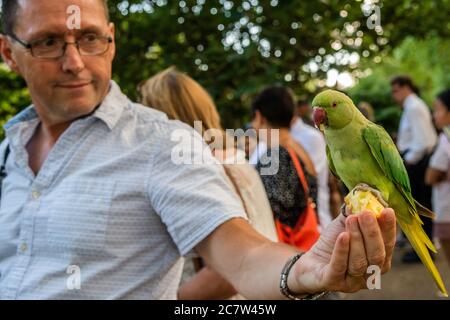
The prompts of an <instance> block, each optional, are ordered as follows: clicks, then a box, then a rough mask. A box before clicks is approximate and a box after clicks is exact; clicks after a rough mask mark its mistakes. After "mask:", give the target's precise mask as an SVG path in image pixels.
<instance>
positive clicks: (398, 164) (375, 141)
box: [363, 123, 416, 213]
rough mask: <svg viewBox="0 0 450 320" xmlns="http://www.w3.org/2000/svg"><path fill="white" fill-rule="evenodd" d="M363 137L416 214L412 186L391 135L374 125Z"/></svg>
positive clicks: (366, 130) (372, 124)
mask: <svg viewBox="0 0 450 320" xmlns="http://www.w3.org/2000/svg"><path fill="white" fill-rule="evenodd" d="M363 137H364V140H365V141H366V143H367V145H368V146H369V148H370V151H371V152H372V155H373V157H374V158H375V159H376V161H377V163H378V165H379V166H380V168H381V169H382V170H383V172H384V174H385V175H386V177H388V178H389V179H390V180H391V181H392V182H393V183H394V184H395V185H396V187H397V189H398V190H399V191H400V192H401V194H402V196H403V197H404V198H405V199H406V201H407V202H408V203H409V204H410V205H411V209H413V210H412V212H413V213H415V212H416V205H415V201H414V198H413V197H412V195H411V185H410V183H409V178H408V173H407V172H406V168H405V165H404V164H403V160H402V158H401V157H400V154H399V153H398V151H397V148H396V146H395V144H394V141H392V139H391V137H390V136H389V134H388V133H387V132H386V131H385V130H384V129H383V127H380V126H379V125H376V124H374V123H371V124H369V125H368V126H367V127H366V128H364V129H363Z"/></svg>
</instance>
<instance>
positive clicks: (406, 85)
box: [391, 76, 437, 263]
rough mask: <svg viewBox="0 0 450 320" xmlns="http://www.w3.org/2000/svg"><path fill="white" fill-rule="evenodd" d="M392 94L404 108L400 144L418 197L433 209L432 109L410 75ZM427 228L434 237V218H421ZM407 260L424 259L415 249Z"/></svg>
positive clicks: (399, 81)
mask: <svg viewBox="0 0 450 320" xmlns="http://www.w3.org/2000/svg"><path fill="white" fill-rule="evenodd" d="M391 88H392V96H393V98H394V100H395V101H396V102H397V103H398V104H399V105H400V106H401V108H402V109H403V113H402V117H401V119H400V126H399V131H398V138H397V147H398V149H399V151H400V154H401V155H402V157H403V160H404V162H405V167H406V170H407V171H408V175H409V179H410V182H411V191H412V195H413V196H414V198H415V199H416V200H417V201H418V202H419V203H421V204H422V205H424V206H425V207H427V208H431V187H430V186H427V185H426V184H425V171H426V169H427V167H428V162H429V160H430V156H431V153H432V151H433V149H434V147H435V146H436V142H437V135H436V131H435V129H434V126H433V122H432V118H431V112H430V109H429V108H428V106H427V105H426V104H425V102H424V101H423V100H422V99H421V98H419V96H418V94H419V90H418V88H417V87H416V86H415V85H414V83H413V81H412V80H411V78H410V77H408V76H396V77H394V78H393V79H392V80H391ZM421 219H422V221H423V222H424V226H423V228H424V230H425V232H426V234H427V235H428V237H429V238H430V239H432V230H433V223H432V221H431V219H430V218H426V217H421ZM402 261H403V262H405V263H414V262H420V259H419V257H418V256H417V254H416V253H415V252H414V251H413V250H412V249H411V250H410V251H408V252H407V253H405V255H404V256H403V258H402Z"/></svg>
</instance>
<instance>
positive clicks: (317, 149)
mask: <svg viewBox="0 0 450 320" xmlns="http://www.w3.org/2000/svg"><path fill="white" fill-rule="evenodd" d="M291 135H292V137H293V138H294V140H295V141H296V142H298V143H299V144H301V145H302V146H303V148H304V149H305V150H306V152H307V153H308V155H309V156H310V158H311V160H312V161H313V163H314V167H315V169H316V173H317V181H318V201H317V202H318V208H317V209H318V214H319V221H320V226H321V228H325V227H326V226H327V225H328V224H329V223H330V222H331V220H332V219H331V218H332V216H331V213H330V189H329V186H328V177H329V174H330V171H329V169H328V162H327V154H326V151H325V150H326V143H325V139H324V137H323V136H322V134H321V133H320V131H319V130H317V129H316V128H314V127H312V126H310V125H308V124H306V123H305V122H304V121H303V119H302V118H300V117H297V116H296V117H295V119H294V121H293V124H292V126H291Z"/></svg>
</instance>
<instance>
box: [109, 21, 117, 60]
mask: <svg viewBox="0 0 450 320" xmlns="http://www.w3.org/2000/svg"><path fill="white" fill-rule="evenodd" d="M108 27H109V32H110V34H111V37H112V39H113V42H112V43H111V50H112V57H113V60H114V57H115V56H116V39H115V32H116V26H115V25H114V23H112V22H110V23H109V25H108Z"/></svg>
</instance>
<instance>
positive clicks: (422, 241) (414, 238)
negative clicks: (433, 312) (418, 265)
mask: <svg viewBox="0 0 450 320" xmlns="http://www.w3.org/2000/svg"><path fill="white" fill-rule="evenodd" d="M398 222H399V224H400V227H401V228H402V230H403V232H404V233H405V235H406V237H407V238H408V239H409V241H410V242H411V245H412V246H413V248H414V250H415V251H416V253H417V254H418V256H419V257H420V260H422V263H423V264H424V265H425V267H427V269H428V271H429V272H430V274H431V276H432V277H433V279H434V281H435V282H436V285H437V286H438V288H439V290H440V291H441V292H442V294H443V295H445V296H446V297H448V293H447V289H446V288H445V285H444V282H443V281H442V278H441V275H440V274H439V271H438V269H437V268H436V266H435V264H434V262H433V260H432V259H431V256H430V252H429V251H428V248H429V249H430V250H431V251H433V252H436V248H435V247H434V245H433V243H432V242H431V240H430V239H429V238H428V236H427V234H426V233H425V231H423V229H422V225H421V223H420V221H419V220H418V219H411V222H410V223H407V222H405V221H402V220H400V219H398ZM427 247H428V248H427Z"/></svg>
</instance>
